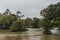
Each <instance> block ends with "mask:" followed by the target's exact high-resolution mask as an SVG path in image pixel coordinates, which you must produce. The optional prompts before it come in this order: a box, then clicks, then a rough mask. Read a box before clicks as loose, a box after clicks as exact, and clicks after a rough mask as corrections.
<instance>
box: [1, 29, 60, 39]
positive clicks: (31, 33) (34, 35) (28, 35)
mask: <svg viewBox="0 0 60 40" xmlns="http://www.w3.org/2000/svg"><path fill="white" fill-rule="evenodd" d="M0 40H60V35H43V33H42V32H41V31H40V30H38V29H32V28H29V30H28V31H26V32H21V34H0Z"/></svg>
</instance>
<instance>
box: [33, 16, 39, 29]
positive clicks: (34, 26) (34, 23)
mask: <svg viewBox="0 0 60 40" xmlns="http://www.w3.org/2000/svg"><path fill="white" fill-rule="evenodd" d="M32 26H33V28H40V19H38V18H36V17H34V18H33V21H32Z"/></svg>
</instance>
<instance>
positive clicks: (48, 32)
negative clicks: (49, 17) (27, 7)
mask: <svg viewBox="0 0 60 40" xmlns="http://www.w3.org/2000/svg"><path fill="white" fill-rule="evenodd" d="M43 33H44V34H51V31H50V30H49V28H48V27H45V28H44V31H43Z"/></svg>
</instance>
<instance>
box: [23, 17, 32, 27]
mask: <svg viewBox="0 0 60 40" xmlns="http://www.w3.org/2000/svg"><path fill="white" fill-rule="evenodd" d="M24 22H25V27H31V26H32V19H31V18H28V17H27V18H26V19H25V20H24Z"/></svg>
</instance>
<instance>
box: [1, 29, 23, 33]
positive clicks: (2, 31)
mask: <svg viewBox="0 0 60 40" xmlns="http://www.w3.org/2000/svg"><path fill="white" fill-rule="evenodd" d="M22 33H24V32H11V31H10V30H0V34H22Z"/></svg>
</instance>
